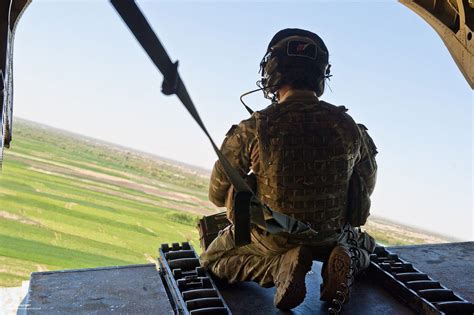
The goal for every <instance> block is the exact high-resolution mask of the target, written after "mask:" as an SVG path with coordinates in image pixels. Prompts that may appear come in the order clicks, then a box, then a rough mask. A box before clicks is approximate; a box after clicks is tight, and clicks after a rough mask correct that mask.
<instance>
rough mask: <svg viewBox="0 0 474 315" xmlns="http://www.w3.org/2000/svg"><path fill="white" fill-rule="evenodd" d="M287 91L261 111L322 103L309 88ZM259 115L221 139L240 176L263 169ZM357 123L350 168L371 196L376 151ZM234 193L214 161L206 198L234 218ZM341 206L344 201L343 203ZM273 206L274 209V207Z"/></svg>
mask: <svg viewBox="0 0 474 315" xmlns="http://www.w3.org/2000/svg"><path fill="white" fill-rule="evenodd" d="M290 93H291V94H290ZM290 93H288V94H289V95H287V97H286V98H285V99H284V100H283V101H281V102H279V103H278V104H277V103H275V104H272V105H270V106H269V107H268V108H267V109H264V110H263V111H261V113H265V112H266V111H271V107H272V106H285V107H286V110H287V112H291V111H292V107H293V108H296V107H295V106H302V105H304V106H318V105H321V106H322V105H323V103H324V102H320V101H319V100H318V99H317V97H316V95H315V94H314V93H313V92H310V91H290ZM324 104H327V105H329V106H331V107H333V108H336V109H337V108H339V109H340V110H341V111H342V112H344V113H345V111H346V110H345V108H343V107H335V106H332V105H330V104H328V103H324ZM258 115H259V112H256V113H254V114H253V115H252V116H251V117H250V118H249V119H246V120H244V121H242V122H241V123H240V124H239V125H233V126H232V127H231V128H230V130H229V131H228V132H227V134H226V138H225V139H224V142H223V144H222V147H221V151H222V153H223V154H224V155H225V156H226V157H227V158H228V160H229V162H230V163H231V164H232V165H233V166H234V167H235V168H236V169H237V170H238V171H239V173H240V174H241V175H242V177H246V176H247V175H248V174H249V172H251V171H252V173H254V174H260V173H261V172H262V169H261V165H262V164H261V163H260V162H261V159H262V156H261V155H262V150H260V148H259V140H258V137H259V135H258V126H257V125H258V118H257V117H258ZM344 115H346V116H347V117H349V119H350V120H351V121H352V118H350V116H349V115H347V114H344ZM354 125H355V124H354ZM356 126H357V127H356V128H357V129H358V134H359V135H360V136H358V138H360V139H361V141H360V144H359V146H357V151H356V152H355V157H354V162H353V167H351V172H352V171H353V172H354V173H357V174H358V175H359V176H360V179H361V181H362V182H363V183H364V185H365V191H366V194H368V196H370V194H371V193H372V191H373V190H374V186H375V181H376V173H377V165H376V162H375V155H376V153H377V151H376V147H375V144H374V142H373V141H372V139H371V138H370V136H369V135H368V133H367V128H365V127H364V126H363V125H356ZM263 158H265V157H263ZM347 184H348V180H347ZM257 190H258V189H257ZM345 191H347V187H346V188H345ZM233 193H234V191H233V187H232V186H231V184H230V182H229V180H228V179H227V176H226V175H225V172H224V169H223V167H222V165H221V163H220V162H219V161H217V162H216V163H215V165H214V168H213V171H212V175H211V180H210V187H209V199H210V200H211V201H212V202H213V203H214V204H215V205H217V206H219V207H223V206H226V207H227V209H228V217H229V219H230V220H232V219H233V213H232V202H233ZM344 196H347V193H345V195H344ZM346 198H347V197H346ZM367 198H368V197H367ZM264 202H265V200H264ZM270 206H271V207H272V208H274V210H276V211H279V210H281V209H278V207H276V206H272V205H270ZM344 206H346V205H345V204H344ZM275 207H276V208H277V209H275ZM369 207H370V200H369ZM282 212H283V211H282ZM367 216H368V213H367ZM363 221H364V220H363ZM364 222H365V221H364ZM357 225H360V224H357Z"/></svg>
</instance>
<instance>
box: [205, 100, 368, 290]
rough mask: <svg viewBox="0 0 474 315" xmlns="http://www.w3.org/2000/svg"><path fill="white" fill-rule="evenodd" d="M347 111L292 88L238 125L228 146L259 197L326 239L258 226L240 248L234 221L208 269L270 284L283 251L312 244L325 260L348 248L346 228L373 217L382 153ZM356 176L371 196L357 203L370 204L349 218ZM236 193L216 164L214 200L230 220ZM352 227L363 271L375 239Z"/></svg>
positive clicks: (213, 248) (212, 249) (214, 247)
mask: <svg viewBox="0 0 474 315" xmlns="http://www.w3.org/2000/svg"><path fill="white" fill-rule="evenodd" d="M346 111H347V110H346V109H345V108H344V107H342V106H340V107H337V106H333V105H331V104H328V103H326V102H322V101H319V100H318V98H317V97H316V94H315V93H314V92H312V91H290V92H289V93H288V94H287V97H286V98H285V99H284V100H282V101H280V102H279V103H274V104H272V105H270V106H269V107H267V108H266V109H264V110H263V111H260V112H256V113H254V114H253V115H252V116H251V117H250V118H249V119H247V120H244V121H242V122H241V123H240V124H239V125H234V126H232V128H231V129H230V130H229V132H228V133H227V135H226V138H225V139H224V142H223V144H222V148H221V151H222V153H223V154H224V155H225V156H226V157H227V158H228V160H229V162H230V163H231V164H232V165H233V166H234V167H235V168H236V169H237V170H238V172H239V173H240V175H241V176H242V177H246V178H247V181H248V182H249V183H250V184H251V186H253V188H254V189H255V192H256V194H257V196H258V197H259V198H260V199H261V200H262V201H263V202H265V203H266V204H268V205H269V206H270V207H271V208H272V209H273V210H275V211H278V212H282V213H284V214H287V215H290V216H293V217H295V218H296V219H298V220H301V221H303V222H304V223H307V224H309V225H310V226H311V227H312V228H314V229H315V230H317V231H320V232H322V233H321V234H322V235H324V237H323V238H318V240H317V241H312V242H305V240H301V239H299V240H297V241H295V240H293V239H288V238H284V237H280V236H276V235H270V234H268V233H267V232H264V231H261V230H260V229H258V228H256V227H254V228H253V229H252V233H251V238H252V243H251V244H249V245H246V246H242V247H236V246H235V244H234V240H233V226H231V227H229V228H227V229H225V230H223V231H222V232H221V233H220V234H219V236H218V237H217V238H216V239H215V240H214V241H213V242H212V243H211V245H210V246H209V248H208V249H207V250H206V252H205V253H203V254H202V256H201V263H202V265H203V266H204V267H207V268H209V269H210V270H211V271H212V272H213V273H214V274H215V275H217V276H218V277H220V278H223V279H227V280H228V281H230V282H235V281H256V282H258V283H259V284H260V285H261V286H271V285H273V277H274V275H275V273H276V272H278V268H280V267H281V266H280V264H279V262H280V260H281V256H282V254H284V253H285V252H287V251H288V250H289V249H292V248H295V247H296V246H300V245H305V246H310V247H311V248H312V249H313V254H314V257H315V259H318V260H321V261H325V259H326V258H327V255H329V253H330V251H331V249H332V248H334V246H336V245H337V244H341V245H347V233H343V232H342V227H344V226H345V225H346V223H352V224H353V225H354V226H359V225H361V224H359V223H362V224H363V223H365V219H366V217H367V216H368V214H369V209H368V207H370V198H369V197H370V194H371V193H372V191H373V189H374V186H375V181H376V173H377V165H376V162H375V155H376V153H377V151H376V147H375V145H374V143H373V141H372V139H371V138H370V136H369V135H368V133H367V129H366V128H365V127H364V126H363V125H357V124H356V123H355V122H354V121H353V120H352V118H351V117H350V116H349V115H348V114H347V113H346ZM249 174H253V175H251V176H249ZM352 174H357V176H358V181H357V182H358V183H360V184H361V185H363V187H362V188H363V189H362V190H361V189H359V188H360V187H356V189H357V190H361V191H363V192H364V194H365V195H364V198H366V200H364V202H361V203H356V204H363V205H366V208H365V209H363V210H362V211H360V212H361V214H360V215H359V216H358V217H357V215H355V216H354V215H352V216H351V215H348V206H349V204H350V202H348V193H349V182H350V179H351V176H352ZM359 195H360V193H359ZM233 196H234V189H233V187H232V185H231V184H230V182H229V181H228V179H227V177H226V175H225V172H224V170H223V168H222V165H221V164H220V162H219V161H217V162H216V163H215V165H214V168H213V171H212V175H211V181H210V187H209V199H210V200H211V201H212V202H213V203H214V204H215V205H217V206H219V207H222V206H226V208H227V217H228V219H229V220H230V221H231V222H232V221H233V209H232V204H233ZM367 205H368V207H367ZM353 217H356V218H355V219H353ZM351 221H354V222H351ZM354 223H356V224H354ZM351 229H352V231H353V232H354V233H355V234H354V235H356V239H357V244H358V247H359V249H360V252H361V254H362V255H361V257H360V260H361V263H362V268H361V269H364V267H366V266H367V265H368V263H369V253H370V252H371V251H372V250H373V249H374V247H375V242H374V240H373V239H372V238H371V237H370V236H369V235H368V234H366V233H360V232H358V231H357V230H355V229H353V228H351Z"/></svg>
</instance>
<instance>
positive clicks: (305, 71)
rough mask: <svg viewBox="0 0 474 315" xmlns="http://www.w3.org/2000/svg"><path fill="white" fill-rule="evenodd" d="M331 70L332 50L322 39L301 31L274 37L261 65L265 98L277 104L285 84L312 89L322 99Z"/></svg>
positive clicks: (277, 34) (288, 31)
mask: <svg viewBox="0 0 474 315" xmlns="http://www.w3.org/2000/svg"><path fill="white" fill-rule="evenodd" d="M330 67H331V65H330V64H329V52H328V49H327V47H326V45H325V44H324V42H323V40H322V39H321V38H320V37H319V36H318V35H316V34H315V33H312V32H310V31H306V30H302V29H297V28H287V29H284V30H281V31H279V32H278V33H276V34H275V36H273V38H272V40H271V41H270V43H269V44H268V48H267V53H266V54H265V56H264V57H263V59H262V61H261V62H260V74H261V76H262V78H261V85H262V88H263V90H264V94H265V97H266V98H269V99H273V100H275V99H276V92H277V91H278V89H279V88H280V87H281V86H282V85H283V84H289V85H291V86H293V87H294V88H305V89H308V88H309V89H312V90H314V91H315V92H316V94H317V95H318V97H319V96H321V95H322V94H323V92H324V85H325V79H326V78H328V77H329V76H330V75H329V74H330Z"/></svg>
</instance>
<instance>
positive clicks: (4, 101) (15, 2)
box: [0, 0, 31, 166]
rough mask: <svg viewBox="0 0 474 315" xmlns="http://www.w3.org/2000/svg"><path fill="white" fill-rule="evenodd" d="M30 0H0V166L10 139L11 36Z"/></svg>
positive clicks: (11, 96)
mask: <svg viewBox="0 0 474 315" xmlns="http://www.w3.org/2000/svg"><path fill="white" fill-rule="evenodd" d="M30 2H31V0H3V1H0V111H1V116H0V124H1V128H0V166H1V163H2V160H3V148H4V147H8V146H9V145H10V141H11V139H12V123H13V120H12V119H13V117H12V111H13V38H14V34H15V27H16V25H17V23H18V20H19V18H20V16H21V14H22V13H23V11H24V10H25V9H26V7H27V6H28V4H29V3H30Z"/></svg>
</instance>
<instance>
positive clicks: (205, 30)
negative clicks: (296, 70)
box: [12, 0, 473, 240]
mask: <svg viewBox="0 0 474 315" xmlns="http://www.w3.org/2000/svg"><path fill="white" fill-rule="evenodd" d="M138 3H139V5H140V7H141V8H142V10H143V11H144V13H145V15H146V16H147V18H148V20H149V21H150V22H151V24H152V26H153V28H154V30H155V31H156V32H157V34H158V36H159V38H160V39H161V40H162V42H163V43H164V45H165V46H166V48H167V50H168V52H169V53H170V55H171V57H172V59H173V60H174V59H179V61H180V73H181V76H182V78H183V80H184V82H185V83H186V85H187V87H188V89H189V91H190V93H191V96H192V98H193V100H194V101H195V103H196V105H197V107H198V110H199V111H200V114H201V116H202V118H203V120H204V122H205V123H206V124H207V125H208V128H209V131H210V132H211V134H212V135H213V136H214V139H215V140H216V141H217V142H218V143H220V142H221V141H222V139H223V136H224V134H225V133H226V131H227V130H228V129H229V127H230V125H231V124H233V123H237V122H239V121H240V120H242V119H245V118H247V117H248V114H247V112H246V111H245V110H244V109H243V107H242V106H241V105H240V103H239V99H238V98H239V96H240V94H242V93H243V92H245V91H248V90H250V89H254V88H255V81H256V80H257V79H258V74H257V71H258V65H259V62H260V59H261V58H262V56H263V54H264V53H265V48H266V46H267V44H268V41H269V40H270V38H271V37H272V36H273V34H274V33H276V32H277V31H278V30H280V29H282V28H286V27H300V28H306V29H309V30H312V31H314V32H316V33H318V34H319V35H320V36H321V37H322V38H323V39H324V41H325V42H326V45H327V46H328V48H329V51H330V62H331V63H332V68H331V69H332V74H333V75H334V76H333V78H331V81H330V82H329V85H330V87H331V90H332V91H331V90H330V89H327V91H326V93H325V94H324V96H323V99H324V100H326V101H328V102H332V103H334V104H344V105H346V106H347V107H348V108H349V109H350V110H349V113H350V114H351V115H352V116H353V117H354V118H355V119H356V120H357V121H358V122H360V123H363V124H365V125H366V126H367V127H368V128H369V132H370V134H371V135H372V137H373V138H374V140H375V142H376V144H377V146H378V148H379V152H380V153H379V155H378V163H379V176H378V184H377V186H376V189H375V192H374V195H373V207H372V213H373V214H375V215H379V216H383V217H387V218H390V219H392V220H396V221H399V222H402V223H405V224H409V225H413V226H418V227H422V228H425V229H429V230H432V231H437V232H439V233H442V234H448V235H452V236H455V237H458V238H460V239H471V240H472V239H473V213H472V212H473V210H472V154H473V151H472V139H473V133H472V119H473V112H472V103H473V94H472V91H471V89H470V88H469V86H468V84H467V83H466V82H465V80H464V78H463V77H462V74H461V72H460V71H459V70H458V68H457V67H456V65H455V63H454V61H453V60H452V59H451V56H450V55H449V53H448V51H447V49H446V48H445V46H444V45H443V43H442V41H441V40H440V38H439V37H438V35H437V34H436V33H435V32H434V31H433V30H432V29H431V28H430V27H429V26H428V24H426V23H425V22H424V21H422V19H421V18H419V17H418V16H417V15H415V14H414V13H413V12H411V11H410V10H408V9H407V8H405V7H404V6H403V5H401V4H399V3H397V2H392V1H389V2H385V1H365V2H364V1H358V2H342V1H330V2H329V1H328V2H319V1H311V2H309V1H305V2H297V1H279V2H270V1H260V2H248V1H243V2H242V1H240V2H229V1H219V2H218V1H215V2H213V1H202V2H197V1H188V2H179V1H139V2H138ZM14 63H15V65H14V68H15V104H14V107H15V108H14V116H16V117H23V118H27V119H30V120H34V121H38V122H42V123H46V124H49V125H52V126H55V127H59V128H63V129H67V130H71V131H74V132H78V133H81V134H85V135H88V136H92V137H96V138H99V139H104V140H107V141H111V142H114V143H118V144H121V145H124V146H129V147H133V148H137V149H140V150H143V151H147V152H151V153H155V154H158V155H160V156H163V157H168V158H172V159H176V160H179V161H183V162H187V163H190V164H195V165H199V166H202V167H205V168H208V169H210V168H211V167H212V165H213V162H214V160H215V159H216V157H215V155H214V153H213V151H212V149H211V147H210V145H209V144H208V142H207V139H206V138H205V136H204V135H203V134H202V132H201V131H200V129H199V128H198V127H197V125H196V124H195V123H194V121H193V120H192V119H191V118H190V116H189V115H188V114H187V112H186V111H185V109H184V108H183V107H182V105H181V104H180V103H179V102H178V101H177V99H176V98H175V97H166V96H164V95H162V94H161V93H160V85H161V80H162V77H161V75H160V74H159V73H158V72H157V70H156V69H155V67H154V66H153V65H152V63H151V62H150V61H149V59H148V57H147V56H146V55H145V53H144V52H143V51H142V49H141V47H139V45H138V44H137V42H136V41H135V39H134V38H133V37H132V35H131V33H130V32H129V30H128V29H127V28H126V26H125V25H124V24H123V22H122V20H121V19H120V17H119V16H118V15H117V14H116V12H115V10H114V9H113V8H112V6H111V5H110V4H109V3H108V2H107V1H99V0H97V1H66V0H64V1H40V0H34V1H33V3H32V4H31V6H30V7H29V8H28V9H27V10H26V12H25V14H24V16H23V17H22V19H21V21H20V23H19V26H18V29H17V34H16V40H15V58H14ZM248 101H249V103H250V104H251V106H253V107H255V108H257V109H258V108H263V107H264V106H265V105H266V104H268V101H267V100H265V99H263V97H262V96H261V94H258V95H255V96H254V97H249V98H248ZM13 141H14V138H13ZM12 145H13V146H15V142H13V143H12Z"/></svg>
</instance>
